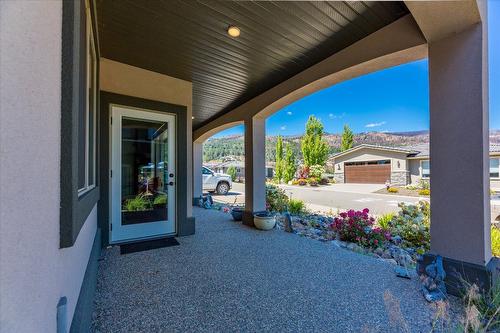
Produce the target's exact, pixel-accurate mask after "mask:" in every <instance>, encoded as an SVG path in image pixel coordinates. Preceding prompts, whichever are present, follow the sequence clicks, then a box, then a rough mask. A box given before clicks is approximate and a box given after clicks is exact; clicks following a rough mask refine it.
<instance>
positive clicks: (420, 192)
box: [418, 189, 431, 195]
mask: <svg viewBox="0 0 500 333" xmlns="http://www.w3.org/2000/svg"><path fill="white" fill-rule="evenodd" d="M418 195H431V190H428V189H422V190H420V191H418Z"/></svg>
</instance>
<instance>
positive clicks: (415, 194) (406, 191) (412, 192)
mask: <svg viewBox="0 0 500 333" xmlns="http://www.w3.org/2000/svg"><path fill="white" fill-rule="evenodd" d="M395 188H397V189H398V192H397V193H392V192H388V191H387V189H385V188H383V189H380V190H378V191H376V192H374V193H380V194H392V195H404V196H408V197H421V198H428V197H429V196H428V195H419V194H418V191H419V190H409V189H407V188H404V187H395Z"/></svg>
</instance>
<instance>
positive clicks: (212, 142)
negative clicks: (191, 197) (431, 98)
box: [203, 130, 500, 161]
mask: <svg viewBox="0 0 500 333" xmlns="http://www.w3.org/2000/svg"><path fill="white" fill-rule="evenodd" d="M276 138H277V136H268V137H266V160H267V161H274V158H275V146H276ZM301 138H302V136H300V135H293V136H284V137H283V140H284V142H285V143H289V144H291V145H292V148H293V149H294V151H295V152H296V154H297V156H298V157H299V158H300V157H301V155H302V154H301V152H300V139H301ZM325 139H326V140H327V142H328V144H329V145H330V152H331V153H336V152H338V151H340V141H341V135H340V134H325ZM490 141H491V142H492V143H498V144H500V130H492V131H491V132H490ZM354 142H355V145H360V144H363V143H365V144H372V145H380V146H391V147H396V146H416V145H420V144H426V143H427V144H428V143H429V131H413V132H394V133H384V132H365V133H358V134H355V135H354ZM203 153H204V160H205V161H212V160H220V159H222V157H224V156H232V157H234V158H236V159H242V158H243V156H244V154H245V150H244V145H243V136H242V135H232V136H228V137H222V138H213V139H209V140H208V141H207V142H206V143H205V145H204V148H203Z"/></svg>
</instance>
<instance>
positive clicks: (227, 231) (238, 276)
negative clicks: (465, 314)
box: [92, 208, 434, 332]
mask: <svg viewBox="0 0 500 333" xmlns="http://www.w3.org/2000/svg"><path fill="white" fill-rule="evenodd" d="M194 213H195V216H196V234H195V235H193V236H188V237H181V238H178V241H179V243H180V246H174V247H168V248H162V249H156V250H151V251H145V252H139V253H132V254H127V255H120V251H119V248H118V247H113V248H111V249H108V250H106V251H105V252H104V253H103V260H101V261H100V266H99V273H98V286H97V295H96V300H95V312H94V316H93V326H92V329H93V331H94V332H235V331H238V332H263V331H264V332H429V331H430V324H431V321H432V317H433V313H434V310H433V308H432V307H431V306H429V305H428V304H427V303H426V301H425V300H424V299H423V297H422V296H421V294H420V292H419V290H418V283H417V281H416V279H413V280H405V279H401V278H398V277H396V276H395V275H394V273H393V267H392V266H391V265H390V264H387V263H385V262H382V261H379V260H376V259H374V258H372V257H368V256H364V255H361V254H357V253H354V252H350V251H347V250H344V249H338V248H335V247H334V246H333V245H331V244H329V243H322V242H319V241H316V240H311V239H307V238H303V237H299V236H297V235H295V234H288V233H285V232H283V231H280V230H273V231H268V232H264V231H258V230H256V229H253V228H249V227H246V226H243V225H241V224H240V223H235V222H232V221H231V218H230V215H229V214H223V213H221V212H218V211H213V210H204V209H201V208H195V211H194Z"/></svg>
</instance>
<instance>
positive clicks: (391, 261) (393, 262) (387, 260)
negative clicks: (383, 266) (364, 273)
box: [384, 259, 398, 266]
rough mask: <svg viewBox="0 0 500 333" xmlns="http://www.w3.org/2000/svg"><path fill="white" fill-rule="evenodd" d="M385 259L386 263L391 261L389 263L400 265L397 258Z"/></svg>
mask: <svg viewBox="0 0 500 333" xmlns="http://www.w3.org/2000/svg"><path fill="white" fill-rule="evenodd" d="M384 261H385V262H386V263H389V264H391V265H394V266H397V265H398V263H397V262H396V260H394V259H384Z"/></svg>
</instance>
